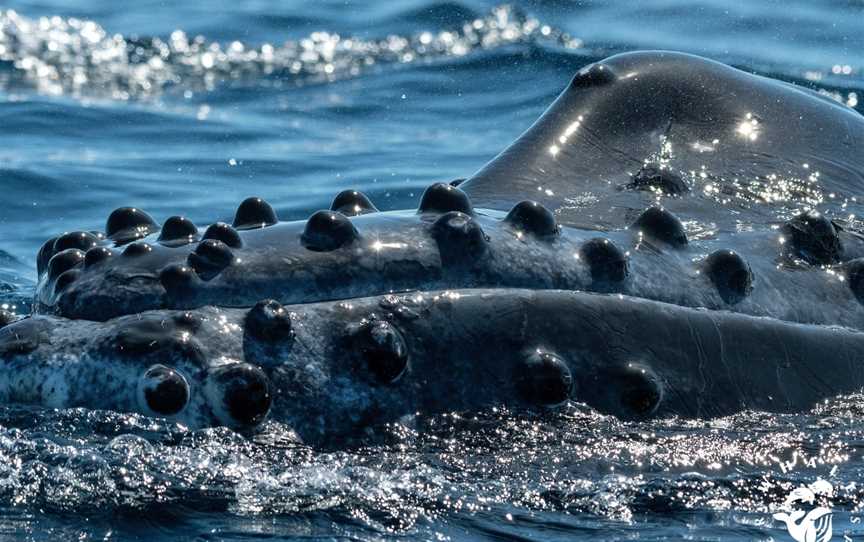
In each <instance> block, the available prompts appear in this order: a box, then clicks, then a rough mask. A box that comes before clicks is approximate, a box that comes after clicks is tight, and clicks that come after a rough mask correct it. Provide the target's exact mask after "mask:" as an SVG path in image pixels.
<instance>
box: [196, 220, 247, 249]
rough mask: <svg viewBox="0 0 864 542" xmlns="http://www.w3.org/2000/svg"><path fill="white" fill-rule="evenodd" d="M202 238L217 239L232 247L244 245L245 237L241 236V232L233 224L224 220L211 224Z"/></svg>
mask: <svg viewBox="0 0 864 542" xmlns="http://www.w3.org/2000/svg"><path fill="white" fill-rule="evenodd" d="M201 239H202V240H203V239H216V240H217V241H222V242H223V243H225V244H226V245H228V246H229V247H231V248H242V247H243V239H242V238H241V237H240V233H239V232H238V231H237V230H235V229H234V227H233V226H231V225H230V224H226V223H224V222H216V223H214V224H210V226H208V227H207V231H205V232H204V235H203V236H202V237H201Z"/></svg>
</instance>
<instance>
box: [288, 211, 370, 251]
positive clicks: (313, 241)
mask: <svg viewBox="0 0 864 542" xmlns="http://www.w3.org/2000/svg"><path fill="white" fill-rule="evenodd" d="M359 238H360V234H359V233H357V229H356V228H355V227H354V224H352V223H351V220H349V219H348V217H347V216H345V215H343V214H342V213H337V212H335V211H317V212H315V213H313V214H312V216H310V217H309V220H307V221H306V228H305V229H304V230H303V234H302V235H301V236H300V241H301V242H302V243H303V246H304V247H306V248H307V249H308V250H313V251H315V252H329V251H331V250H336V249H337V248H340V247H343V246H346V245H349V244H351V243H353V242H354V241H356V240H357V239H359Z"/></svg>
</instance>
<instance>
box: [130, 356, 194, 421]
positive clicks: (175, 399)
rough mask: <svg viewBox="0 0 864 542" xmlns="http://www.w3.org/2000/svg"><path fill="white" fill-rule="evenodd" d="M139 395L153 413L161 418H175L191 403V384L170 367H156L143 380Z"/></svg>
mask: <svg viewBox="0 0 864 542" xmlns="http://www.w3.org/2000/svg"><path fill="white" fill-rule="evenodd" d="M139 393H140V398H141V399H143V401H144V404H145V405H146V406H147V408H148V409H149V410H150V411H151V412H153V413H154V414H157V415H160V416H173V415H175V414H178V413H179V412H181V411H182V410H183V409H184V408H186V405H187V404H188V403H189V395H190V392H189V382H187V381H186V378H185V377H184V376H183V375H182V374H180V373H179V372H177V371H176V370H174V369H172V368H170V367H166V366H165V365H154V366H152V367H150V368H149V369H147V371H146V372H145V373H144V376H143V377H142V378H141V382H140V384H139Z"/></svg>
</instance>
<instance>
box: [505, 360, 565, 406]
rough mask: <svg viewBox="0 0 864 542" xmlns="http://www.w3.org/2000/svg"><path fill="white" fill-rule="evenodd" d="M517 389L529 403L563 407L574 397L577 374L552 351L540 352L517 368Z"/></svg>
mask: <svg viewBox="0 0 864 542" xmlns="http://www.w3.org/2000/svg"><path fill="white" fill-rule="evenodd" d="M516 387H517V389H518V391H519V393H520V395H521V396H522V398H523V399H524V400H525V401H527V402H529V403H532V404H537V405H543V406H554V405H559V404H561V403H563V402H564V401H566V400H567V399H569V398H570V393H571V391H572V389H573V375H572V374H571V373H570V368H569V367H568V366H567V363H566V362H565V361H564V360H563V359H561V358H560V357H558V356H557V355H555V354H553V353H552V352H544V351H541V350H538V351H535V352H532V353H531V354H529V355H528V356H526V357H525V358H524V359H523V360H522V362H521V363H520V364H519V365H518V366H517V369H516Z"/></svg>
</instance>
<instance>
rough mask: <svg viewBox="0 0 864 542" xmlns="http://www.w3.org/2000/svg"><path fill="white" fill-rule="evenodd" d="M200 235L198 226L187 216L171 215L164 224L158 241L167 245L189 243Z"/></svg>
mask: <svg viewBox="0 0 864 542" xmlns="http://www.w3.org/2000/svg"><path fill="white" fill-rule="evenodd" d="M197 237H198V228H196V227H195V224H194V223H193V222H192V221H191V220H189V219H188V218H186V217H185V216H171V217H168V219H167V220H165V223H164V224H162V231H161V232H160V233H159V239H158V241H159V242H161V243H163V244H167V245H174V246H176V245H179V244H187V243H191V242H193V241H195V240H196V239H197Z"/></svg>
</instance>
